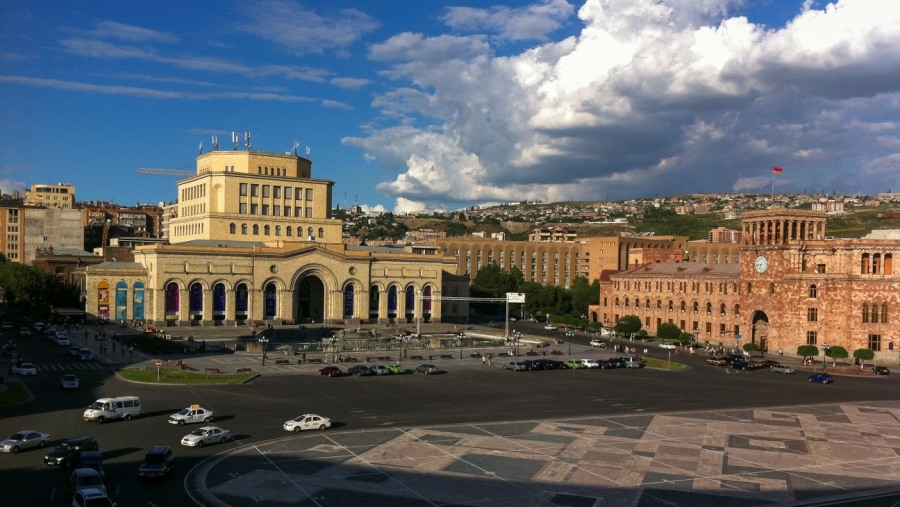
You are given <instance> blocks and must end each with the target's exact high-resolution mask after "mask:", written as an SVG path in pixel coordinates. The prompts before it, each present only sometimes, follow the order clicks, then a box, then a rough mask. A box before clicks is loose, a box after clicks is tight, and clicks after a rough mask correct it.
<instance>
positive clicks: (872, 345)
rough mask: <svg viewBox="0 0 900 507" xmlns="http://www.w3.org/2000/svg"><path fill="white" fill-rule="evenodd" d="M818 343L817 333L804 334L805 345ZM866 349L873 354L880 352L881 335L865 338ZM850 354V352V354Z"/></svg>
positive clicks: (808, 332) (871, 335)
mask: <svg viewBox="0 0 900 507" xmlns="http://www.w3.org/2000/svg"><path fill="white" fill-rule="evenodd" d="M818 341H819V333H818V331H807V332H806V344H807V345H818ZM866 345H867V346H866V348H868V349H869V350H871V351H873V352H881V335H880V334H870V335H868V336H867V337H866ZM851 353H852V352H851Z"/></svg>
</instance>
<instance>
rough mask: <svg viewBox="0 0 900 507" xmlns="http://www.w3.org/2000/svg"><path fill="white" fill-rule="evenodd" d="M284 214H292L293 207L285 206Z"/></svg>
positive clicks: (287, 215)
mask: <svg viewBox="0 0 900 507" xmlns="http://www.w3.org/2000/svg"><path fill="white" fill-rule="evenodd" d="M284 216H286V217H289V216H291V207H290V206H285V207H284Z"/></svg>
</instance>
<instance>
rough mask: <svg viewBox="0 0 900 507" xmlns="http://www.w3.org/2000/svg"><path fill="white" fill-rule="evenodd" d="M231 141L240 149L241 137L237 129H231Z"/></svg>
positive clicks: (235, 147)
mask: <svg viewBox="0 0 900 507" xmlns="http://www.w3.org/2000/svg"><path fill="white" fill-rule="evenodd" d="M231 142H232V144H234V149H235V150H237V149H238V142H240V141H239V138H238V133H237V132H235V131H233V130H232V131H231Z"/></svg>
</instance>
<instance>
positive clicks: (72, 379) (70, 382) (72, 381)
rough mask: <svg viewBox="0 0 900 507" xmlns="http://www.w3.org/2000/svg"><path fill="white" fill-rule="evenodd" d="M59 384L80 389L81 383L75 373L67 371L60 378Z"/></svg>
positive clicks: (65, 387)
mask: <svg viewBox="0 0 900 507" xmlns="http://www.w3.org/2000/svg"><path fill="white" fill-rule="evenodd" d="M59 385H60V387H62V388H63V389H78V387H79V385H80V383H79V382H78V377H76V376H75V374H74V373H66V374H65V375H63V376H62V378H60V379H59Z"/></svg>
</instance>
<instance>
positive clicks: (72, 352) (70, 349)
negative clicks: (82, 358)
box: [69, 345, 81, 357]
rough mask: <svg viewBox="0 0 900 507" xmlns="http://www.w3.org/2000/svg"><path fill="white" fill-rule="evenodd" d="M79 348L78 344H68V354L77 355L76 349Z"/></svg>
mask: <svg viewBox="0 0 900 507" xmlns="http://www.w3.org/2000/svg"><path fill="white" fill-rule="evenodd" d="M79 350H81V347H79V346H78V345H69V355H70V356H72V357H78V351H79Z"/></svg>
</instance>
